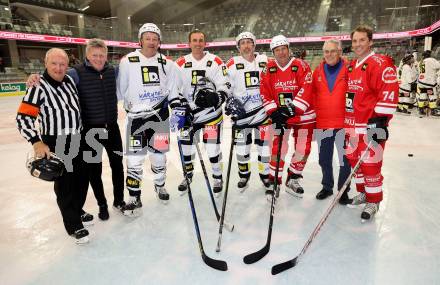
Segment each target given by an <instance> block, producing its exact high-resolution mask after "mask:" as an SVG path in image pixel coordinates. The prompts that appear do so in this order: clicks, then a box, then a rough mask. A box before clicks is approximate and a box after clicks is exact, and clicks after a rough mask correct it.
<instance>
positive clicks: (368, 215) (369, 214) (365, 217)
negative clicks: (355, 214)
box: [361, 203, 379, 223]
mask: <svg viewBox="0 0 440 285" xmlns="http://www.w3.org/2000/svg"><path fill="white" fill-rule="evenodd" d="M377 211H379V203H367V204H366V205H365V208H364V210H363V211H362V214H361V222H362V223H364V222H366V221H369V220H372V218H373V217H374V215H375V214H376V213H377Z"/></svg>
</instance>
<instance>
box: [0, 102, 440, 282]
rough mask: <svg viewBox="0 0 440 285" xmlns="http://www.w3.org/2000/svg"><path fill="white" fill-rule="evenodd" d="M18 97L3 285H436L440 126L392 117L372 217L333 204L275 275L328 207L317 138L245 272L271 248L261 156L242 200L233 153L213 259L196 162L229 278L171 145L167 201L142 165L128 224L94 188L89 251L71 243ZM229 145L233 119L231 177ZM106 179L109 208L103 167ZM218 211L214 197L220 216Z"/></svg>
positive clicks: (10, 128)
mask: <svg viewBox="0 0 440 285" xmlns="http://www.w3.org/2000/svg"><path fill="white" fill-rule="evenodd" d="M20 100H21V98H19V97H6V98H0V126H1V129H0V134H1V135H0V152H1V165H0V173H1V176H0V217H1V219H0V283H1V284H8V285H12V284H224V285H226V284H234V285H235V284H265V285H266V284H440V239H439V236H440V194H439V188H438V184H439V182H440V181H439V175H438V172H439V169H440V132H439V127H438V126H439V123H440V121H439V120H436V119H427V118H422V119H421V118H418V117H415V116H413V117H406V116H398V115H396V116H395V118H394V120H393V121H392V123H391V127H390V133H391V137H390V140H389V141H388V143H387V145H386V151H385V159H384V165H383V175H384V177H385V180H384V189H385V190H384V200H383V202H382V203H381V205H380V211H379V213H378V214H377V216H376V217H375V219H374V220H373V221H372V222H368V223H365V224H361V223H360V212H361V208H358V209H349V208H347V207H344V206H339V205H338V206H337V207H336V208H335V210H334V211H333V212H332V214H331V215H330V217H329V219H328V220H327V222H326V224H324V226H323V228H322V229H321V231H320V232H319V234H318V236H317V237H316V239H315V240H314V241H313V243H312V245H311V247H310V248H309V250H308V251H307V253H306V254H305V256H304V257H303V259H302V260H301V262H300V263H299V264H298V265H297V267H295V268H292V269H290V270H288V271H285V272H283V273H281V274H279V275H277V276H272V275H271V273H270V268H271V267H272V266H273V265H274V264H277V263H279V262H282V261H285V260H287V259H290V258H293V257H294V256H296V255H297V254H298V253H299V252H300V250H301V248H302V247H303V245H304V243H305V241H306V240H307V238H308V237H309V235H310V233H311V232H312V230H313V229H314V228H315V226H316V224H317V223H318V221H319V220H320V219H321V217H322V215H323V213H324V212H325V210H326V209H327V207H328V206H329V204H330V201H331V200H330V199H327V200H324V201H318V200H316V199H315V195H316V193H317V192H318V191H319V190H320V189H321V185H320V181H321V171H320V168H319V165H318V161H317V152H316V146H317V145H316V143H315V142H314V144H313V146H312V148H313V150H312V155H311V156H310V159H309V161H308V163H307V166H306V168H305V171H304V179H303V185H304V188H305V195H304V198H303V199H297V198H294V197H292V196H290V195H289V194H287V193H286V192H284V190H283V188H282V193H281V196H280V199H279V202H278V203H277V205H276V213H275V220H274V227H273V236H272V245H271V250H270V252H269V254H268V255H267V256H266V257H264V258H263V259H262V260H261V261H259V262H257V263H255V264H252V265H246V264H244V263H243V261H242V260H243V256H245V255H247V254H249V253H251V252H254V251H256V250H258V249H260V248H261V247H262V246H263V245H264V244H265V242H266V236H267V229H268V221H269V206H270V205H269V203H268V202H267V201H266V198H265V196H264V189H263V188H262V186H261V183H260V181H259V179H258V175H257V165H256V163H255V161H256V152H255V148H254V147H253V152H252V155H253V157H252V161H253V165H252V171H253V174H252V181H251V187H250V188H249V189H247V190H246V191H245V192H244V193H242V194H239V193H238V191H237V189H236V183H237V181H238V175H237V166H236V160H235V157H234V160H233V162H232V172H231V173H232V175H231V182H230V189H229V195H228V203H227V208H226V213H227V214H226V217H227V220H228V221H230V222H233V223H234V224H235V231H234V232H232V233H230V232H228V231H224V232H223V239H222V250H221V252H220V253H216V252H215V247H216V243H217V236H218V235H217V232H218V224H217V222H216V219H215V216H214V212H213V210H212V206H211V202H210V200H209V197H208V192H207V190H206V186H205V181H204V178H203V174H202V172H201V169H200V165H198V163H197V164H196V169H197V172H196V176H195V181H194V183H193V184H192V189H193V196H194V201H195V204H196V210H197V215H198V219H199V223H200V229H201V233H202V239H203V246H204V248H205V251H206V253H207V255H208V256H210V257H212V258H216V259H221V260H225V261H226V262H227V263H228V267H229V269H228V271H227V272H220V271H216V270H214V269H212V268H210V267H208V266H206V265H205V264H204V263H203V261H202V259H201V257H200V253H199V248H198V244H197V239H196V236H195V230H194V225H193V219H192V216H191V211H190V207H189V203H188V196H187V195H185V196H179V194H178V193H177V185H178V184H179V183H180V182H181V179H182V174H181V167H180V163H179V156H178V150H177V145H176V141H175V139H174V140H173V141H172V149H171V151H170V153H169V155H168V177H167V184H166V187H167V189H168V190H169V192H170V193H171V200H170V203H169V204H168V205H163V204H161V203H160V202H159V201H158V199H157V197H156V195H155V193H154V191H153V189H152V185H153V184H152V179H151V177H152V175H151V171H150V167H149V164H148V163H146V165H145V173H146V174H145V182H144V184H143V194H142V202H143V205H144V206H143V215H142V216H141V217H139V218H136V219H132V218H128V217H125V216H122V215H121V214H119V213H118V212H116V211H115V210H113V209H112V210H110V220H108V221H104V222H103V221H100V220H99V219H98V217H97V212H98V207H97V205H96V200H95V198H94V197H93V193H92V191H91V189H89V195H88V200H87V202H86V206H85V210H86V211H88V212H90V213H92V214H93V215H94V216H95V224H94V225H93V226H91V227H89V231H90V233H91V236H90V243H89V244H87V245H84V246H78V245H75V243H74V241H73V239H72V238H71V237H68V236H67V234H66V232H65V230H64V227H63V224H62V221H61V215H60V213H59V210H58V208H57V205H56V201H55V194H54V193H53V187H52V184H50V183H46V182H43V181H40V180H38V179H36V178H33V177H31V176H30V175H29V174H28V172H27V170H26V168H25V157H26V153H27V152H28V151H29V150H30V149H31V146H30V145H29V144H28V143H27V142H25V140H24V139H23V138H21V137H20V135H19V133H18V131H17V130H16V126H15V112H16V110H17V107H18V104H19V102H20ZM120 125H121V126H122V125H123V120H122V112H121V120H120ZM229 142H230V124H229V122H227V123H226V126H225V128H224V137H223V141H222V149H223V157H224V173H226V169H227V162H228V154H229V145H230V143H229ZM202 151H203V147H202ZM203 152H204V151H203ZM204 153H205V152H204ZM409 153H412V154H414V156H413V157H408V154H409ZM104 157H106V155H104ZM204 159H205V163H206V164H208V166H209V161H208V159H207V158H206V157H204ZM288 159H290V156H288ZM334 168H335V172H336V169H337V167H334ZM208 169H209V167H208ZM103 181H104V186H105V189H106V196H107V200H108V201H109V202H110V203H111V202H112V200H113V197H112V186H111V175H110V168H109V165H108V161H107V160H105V161H104V169H103ZM283 187H285V186H283ZM354 192H355V191H352V192H350V195H351V196H353V195H354ZM126 196H127V194H126ZM221 203H222V199H218V200H217V205H218V207H219V209H221Z"/></svg>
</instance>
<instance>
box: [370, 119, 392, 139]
mask: <svg viewBox="0 0 440 285" xmlns="http://www.w3.org/2000/svg"><path fill="white" fill-rule="evenodd" d="M387 121H388V119H387V117H377V118H371V119H369V120H368V124H367V137H368V142H370V141H372V140H373V141H375V142H376V143H378V144H380V143H381V142H385V141H386V140H387V139H388V137H389V133H388V127H387Z"/></svg>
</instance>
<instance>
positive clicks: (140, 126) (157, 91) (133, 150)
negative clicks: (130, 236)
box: [117, 23, 179, 216]
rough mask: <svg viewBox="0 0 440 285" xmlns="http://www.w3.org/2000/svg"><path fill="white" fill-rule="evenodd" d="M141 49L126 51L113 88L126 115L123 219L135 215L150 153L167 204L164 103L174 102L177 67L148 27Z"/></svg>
mask: <svg viewBox="0 0 440 285" xmlns="http://www.w3.org/2000/svg"><path fill="white" fill-rule="evenodd" d="M138 37H139V42H140V45H141V49H140V50H136V51H134V52H131V53H129V54H128V55H127V56H126V57H124V58H123V59H122V60H121V63H120V64H119V75H118V78H117V90H118V96H119V98H121V99H123V101H124V108H125V110H126V112H127V119H126V132H127V135H126V138H127V143H126V147H127V150H126V152H127V178H126V186H127V189H128V192H129V201H128V202H127V205H126V206H124V207H123V208H122V212H123V213H124V214H125V215H127V216H137V215H139V213H138V212H139V210H140V208H141V207H142V202H141V199H140V195H141V184H142V178H143V166H144V160H145V156H146V155H147V154H149V157H150V162H151V170H152V172H153V173H154V178H153V180H154V188H155V191H156V192H157V195H158V198H159V199H160V200H161V201H162V202H164V203H166V202H167V201H168V200H169V194H168V193H167V191H166V189H165V175H166V156H165V153H166V152H167V151H168V150H169V121H168V118H169V111H168V105H170V106H171V107H173V104H176V102H179V95H178V91H177V85H176V81H177V78H178V75H177V66H176V65H175V63H174V62H172V61H171V60H168V59H166V58H165V56H164V55H162V54H160V53H159V52H158V49H159V45H160V41H161V33H160V30H159V28H158V27H157V26H156V25H155V24H152V23H147V24H144V25H143V26H142V27H141V28H140V29H139V33H138Z"/></svg>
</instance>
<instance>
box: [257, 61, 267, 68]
mask: <svg viewBox="0 0 440 285" xmlns="http://www.w3.org/2000/svg"><path fill="white" fill-rule="evenodd" d="M258 67H261V68H265V67H266V63H265V62H260V63H258Z"/></svg>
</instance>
